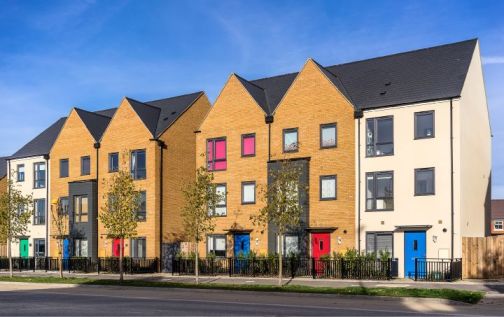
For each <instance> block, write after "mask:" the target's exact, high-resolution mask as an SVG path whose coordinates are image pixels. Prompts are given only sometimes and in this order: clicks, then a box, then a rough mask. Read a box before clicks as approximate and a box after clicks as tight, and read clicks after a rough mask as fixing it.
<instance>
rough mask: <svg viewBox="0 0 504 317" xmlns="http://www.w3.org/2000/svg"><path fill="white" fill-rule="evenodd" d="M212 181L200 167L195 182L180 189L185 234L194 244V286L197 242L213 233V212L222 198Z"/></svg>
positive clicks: (197, 261) (197, 257)
mask: <svg viewBox="0 0 504 317" xmlns="http://www.w3.org/2000/svg"><path fill="white" fill-rule="evenodd" d="M213 180H214V175H213V173H211V172H209V171H208V170H207V169H206V168H205V167H200V168H198V169H197V170H196V178H195V180H194V181H192V182H190V183H188V184H187V185H185V187H184V188H183V189H182V191H183V193H184V198H185V206H184V207H183V209H182V218H183V220H184V229H185V234H186V237H187V239H188V240H189V242H192V243H194V244H195V247H196V254H195V255H196V256H195V257H194V267H195V276H196V284H199V254H198V247H199V242H200V241H201V240H202V239H203V238H204V237H205V236H206V235H207V234H208V233H211V232H213V231H214V228H215V224H214V221H213V220H214V218H213V210H215V207H216V206H217V204H218V202H219V201H221V200H222V199H223V198H224V197H221V196H222V195H221V194H219V193H217V191H216V186H215V184H213Z"/></svg>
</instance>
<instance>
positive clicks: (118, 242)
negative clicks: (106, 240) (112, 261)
mask: <svg viewBox="0 0 504 317" xmlns="http://www.w3.org/2000/svg"><path fill="white" fill-rule="evenodd" d="M120 245H121V239H114V242H113V243H112V256H120V255H121V249H120ZM122 249H123V255H124V240H123V243H122Z"/></svg>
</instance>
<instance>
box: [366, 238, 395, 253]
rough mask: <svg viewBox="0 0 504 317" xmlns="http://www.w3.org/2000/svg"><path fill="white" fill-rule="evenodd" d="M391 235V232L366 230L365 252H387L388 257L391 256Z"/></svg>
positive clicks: (392, 239)
mask: <svg viewBox="0 0 504 317" xmlns="http://www.w3.org/2000/svg"><path fill="white" fill-rule="evenodd" d="M393 237H394V236H393V234H392V232H367V233H366V252H367V253H375V254H376V255H377V256H380V254H383V253H384V252H387V253H388V254H389V255H390V257H393V255H392V253H393V241H394V238H393Z"/></svg>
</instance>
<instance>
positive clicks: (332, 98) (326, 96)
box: [271, 60, 355, 252]
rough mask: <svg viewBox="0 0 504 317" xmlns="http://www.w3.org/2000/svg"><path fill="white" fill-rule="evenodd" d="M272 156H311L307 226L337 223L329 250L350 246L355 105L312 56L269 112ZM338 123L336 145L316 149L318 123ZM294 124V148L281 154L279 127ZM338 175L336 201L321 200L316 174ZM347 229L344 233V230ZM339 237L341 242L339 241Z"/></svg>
mask: <svg viewBox="0 0 504 317" xmlns="http://www.w3.org/2000/svg"><path fill="white" fill-rule="evenodd" d="M274 118H275V120H274V123H273V124H272V129H271V152H272V159H273V160H275V159H284V158H300V157H310V162H309V179H310V184H309V227H311V228H321V227H326V228H327V227H337V228H338V229H337V230H336V231H334V232H333V233H332V235H331V243H330V244H331V252H332V251H344V250H345V249H346V248H353V247H355V200H354V199H355V154H354V153H355V141H354V140H355V138H354V131H355V128H354V109H353V106H352V105H351V104H350V103H349V102H348V101H347V100H346V99H345V98H344V96H343V95H342V94H341V92H339V91H338V90H337V89H336V88H335V86H334V85H333V84H332V82H330V81H329V80H328V79H327V77H326V76H325V75H324V74H323V73H322V72H321V71H320V69H319V68H318V66H317V64H315V63H314V62H313V61H312V60H308V62H307V63H306V64H305V66H304V67H303V69H302V71H301V72H300V73H299V75H298V76H297V77H296V79H295V81H294V82H293V84H292V85H291V87H290V88H289V90H288V92H287V93H286V95H285V96H284V98H283V100H282V101H281V103H280V104H279V106H278V107H277V109H276V111H275V113H274ZM334 122H336V123H337V135H338V139H337V148H330V149H321V148H320V125H321V124H325V123H334ZM286 128H298V138H299V139H298V140H299V143H300V149H299V152H296V153H292V154H284V153H283V145H282V142H283V141H282V140H283V136H282V133H283V129H286ZM334 174H335V175H337V200H331V201H320V199H319V198H320V194H319V190H320V188H319V187H320V186H319V182H320V180H319V177H320V176H321V175H334ZM345 230H346V233H345ZM338 238H340V239H341V244H338V241H339V240H338Z"/></svg>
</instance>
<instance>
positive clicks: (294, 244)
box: [277, 234, 299, 255]
mask: <svg viewBox="0 0 504 317" xmlns="http://www.w3.org/2000/svg"><path fill="white" fill-rule="evenodd" d="M278 251H280V237H277V252H278ZM298 253H299V237H298V236H297V235H293V234H286V235H284V238H283V255H291V254H298Z"/></svg>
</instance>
